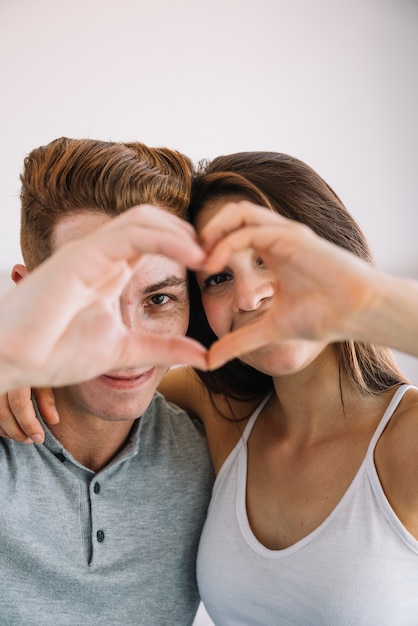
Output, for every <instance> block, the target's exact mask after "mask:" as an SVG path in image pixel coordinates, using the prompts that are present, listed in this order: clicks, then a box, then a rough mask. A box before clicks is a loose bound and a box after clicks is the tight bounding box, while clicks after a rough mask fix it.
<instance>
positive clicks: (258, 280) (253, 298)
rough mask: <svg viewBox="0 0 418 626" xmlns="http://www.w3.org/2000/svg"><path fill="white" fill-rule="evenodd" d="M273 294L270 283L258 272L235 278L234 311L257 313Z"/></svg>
mask: <svg viewBox="0 0 418 626" xmlns="http://www.w3.org/2000/svg"><path fill="white" fill-rule="evenodd" d="M273 294H274V287H273V284H272V281H271V280H268V279H267V277H265V276H260V273H259V272H257V273H254V274H251V273H249V274H247V275H246V276H243V277H242V278H241V279H237V277H235V293H234V302H233V308H234V311H235V312H236V313H240V312H244V311H257V310H258V309H259V308H260V307H261V306H262V305H263V304H264V303H266V302H267V301H268V300H270V298H271V297H272V296H273Z"/></svg>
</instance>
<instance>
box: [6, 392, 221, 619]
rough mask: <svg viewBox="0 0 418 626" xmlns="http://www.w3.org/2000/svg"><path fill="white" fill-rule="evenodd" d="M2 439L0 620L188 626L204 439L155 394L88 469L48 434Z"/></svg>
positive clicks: (204, 480) (206, 490)
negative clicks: (115, 448)
mask: <svg viewBox="0 0 418 626" xmlns="http://www.w3.org/2000/svg"><path fill="white" fill-rule="evenodd" d="M45 431H46V438H45V443H44V445H41V446H35V445H29V446H27V445H24V444H19V443H16V442H14V441H9V440H7V439H0V624H4V625H5V626H15V625H16V626H17V625H22V626H23V625H25V626H32V625H33V626H34V625H36V626H49V625H51V626H52V625H54V626H64V625H65V626H69V625H71V626H78V625H80V626H81V625H85V626H90V625H91V626H93V625H97V626H99V625H100V626H117V625H121V626H122V625H124V626H125V625H130V624H141V625H142V624H143V625H150V626H163V625H164V624H167V625H168V624H169V625H170V626H174V625H179V626H186V625H187V624H191V623H192V622H193V618H194V615H195V613H196V610H197V607H198V603H199V597H198V591H197V585H196V577H195V562H196V551H197V546H198V540H199V535H200V531H201V528H202V525H203V522H204V518H205V514H206V509H207V505H208V501H209V497H210V492H211V487H212V482H213V474H212V467H211V463H210V461H209V456H208V451H207V446H206V441H205V438H204V436H203V435H202V432H201V431H200V430H199V429H198V428H197V427H196V426H195V425H194V423H193V422H192V421H191V419H190V418H189V417H188V416H187V415H186V414H185V413H184V412H183V411H181V410H180V409H178V408H177V407H174V406H173V405H171V404H168V403H167V402H166V401H165V400H164V398H163V397H162V396H160V395H159V394H156V395H155V397H154V400H153V402H152V403H151V406H150V407H149V409H148V410H147V411H146V413H145V414H144V415H143V416H142V417H141V419H140V420H139V421H137V422H136V423H135V425H134V426H133V429H132V431H131V435H130V438H129V441H128V442H127V444H126V446H125V447H124V449H123V450H122V451H121V452H120V453H119V454H118V456H117V457H116V458H115V459H114V460H112V461H111V463H109V465H107V466H106V467H105V468H104V469H102V470H101V471H100V472H98V473H97V474H95V473H94V472H92V471H91V470H89V469H87V468H85V467H84V466H82V465H80V463H78V462H77V461H76V460H75V459H74V458H73V457H72V456H71V455H70V454H69V453H68V452H67V451H66V450H65V449H64V448H63V447H62V445H61V444H60V443H59V442H58V441H57V440H56V439H55V438H54V437H53V436H52V434H51V433H50V432H49V431H48V430H47V428H46V427H45Z"/></svg>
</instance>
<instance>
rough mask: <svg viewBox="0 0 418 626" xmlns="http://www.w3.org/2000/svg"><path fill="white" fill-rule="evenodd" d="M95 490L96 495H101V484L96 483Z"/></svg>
mask: <svg viewBox="0 0 418 626" xmlns="http://www.w3.org/2000/svg"><path fill="white" fill-rule="evenodd" d="M93 490H94V493H100V484H99V483H94V487H93Z"/></svg>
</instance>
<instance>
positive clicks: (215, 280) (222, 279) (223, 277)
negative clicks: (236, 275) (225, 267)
mask: <svg viewBox="0 0 418 626" xmlns="http://www.w3.org/2000/svg"><path fill="white" fill-rule="evenodd" d="M229 280H231V276H230V275H229V274H226V273H225V272H223V273H221V274H213V275H212V276H208V278H206V280H205V281H204V285H205V287H214V286H215V285H222V283H226V282H228V281H229Z"/></svg>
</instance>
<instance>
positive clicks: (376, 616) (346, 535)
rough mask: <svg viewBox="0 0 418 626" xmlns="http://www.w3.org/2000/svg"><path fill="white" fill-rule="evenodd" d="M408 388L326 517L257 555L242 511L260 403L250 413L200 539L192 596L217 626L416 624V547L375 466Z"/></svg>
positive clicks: (395, 401)
mask: <svg viewBox="0 0 418 626" xmlns="http://www.w3.org/2000/svg"><path fill="white" fill-rule="evenodd" d="M410 388H411V386H410V385H403V386H402V387H400V388H399V389H398V390H397V391H396V393H395V395H394V397H393V398H392V401H391V402H390V404H389V406H388V408H387V410H386V412H385V414H384V416H383V418H382V420H381V421H380V424H379V426H378V427H377V429H376V432H375V433H374V435H373V437H372V439H371V442H370V445H369V447H368V451H367V454H366V457H365V459H364V461H363V463H362V464H361V466H360V469H359V470H358V472H357V474H356V476H355V478H354V480H353V482H352V483H351V485H350V487H349V488H348V489H347V491H346V493H345V494H344V496H343V497H342V499H341V500H340V502H339V503H338V505H337V506H336V507H335V509H334V510H333V511H332V513H331V514H330V515H329V516H328V517H327V519H326V520H325V521H324V522H323V523H322V524H321V525H320V526H319V527H318V528H316V530H314V531H313V532H312V533H310V534H309V535H308V536H307V537H305V538H303V539H301V540H300V541H298V542H297V543H295V544H294V545H292V546H290V547H289V548H286V549H283V550H269V549H268V548H266V547H264V546H263V545H262V544H261V543H260V542H259V541H258V540H257V539H256V537H255V536H254V534H253V533H252V531H251V528H250V525H249V522H248V518H247V513H246V506H245V494H246V473H247V440H248V437H249V435H250V433H251V430H252V428H253V426H254V423H255V421H256V419H257V417H258V415H259V413H260V411H261V409H262V408H263V406H264V404H265V402H266V400H265V401H264V402H263V403H262V404H261V405H260V406H259V407H258V408H257V409H256V411H255V412H254V413H253V415H252V416H251V417H250V420H249V422H248V424H247V426H246V429H245V431H244V434H243V437H242V438H241V440H240V441H239V443H238V444H237V445H236V447H235V448H234V450H233V451H232V452H231V454H230V455H229V457H228V458H227V460H226V461H225V463H224V465H223V466H222V468H221V470H220V472H219V474H218V476H217V479H216V482H215V485H214V489H213V496H212V501H211V504H210V507H209V511H208V516H207V520H206V524H205V527H204V530H203V534H202V537H201V541H200V548H199V555H198V583H199V589H200V594H201V597H202V600H203V602H204V604H205V606H206V609H207V611H208V613H209V615H210V617H211V618H212V620H213V621H214V623H215V624H216V626H223V625H228V626H232V625H236V626H245V625H248V626H258V625H259V626H270V625H272V626H273V625H274V626H278V625H280V626H281V625H283V626H285V625H286V626H287V625H289V624H294V625H297V626H309V625H315V626H328V625H329V626H341V625H344V626H348V625H350V626H360V625H367V626H406V625H408V626H417V625H418V541H417V540H416V539H414V537H413V536H412V535H411V534H410V533H409V532H408V531H407V530H406V528H405V527H404V526H403V525H402V524H401V522H400V520H399V519H398V517H397V516H396V514H395V512H394V511H393V509H392V507H391V506H390V504H389V502H388V500H387V499H386V496H385V494H384V492H383V489H382V487H381V484H380V481H379V478H378V475H377V472H376V468H375V465H374V460H373V456H374V449H375V446H376V443H377V441H378V439H379V437H380V435H381V434H382V432H383V430H384V428H385V426H386V425H387V423H388V422H389V420H390V418H391V416H392V414H393V412H394V411H395V409H396V407H397V406H398V404H399V402H400V400H401V399H402V397H403V395H404V393H405V392H406V391H407V390H408V389H410ZM417 482H418V476H417Z"/></svg>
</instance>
